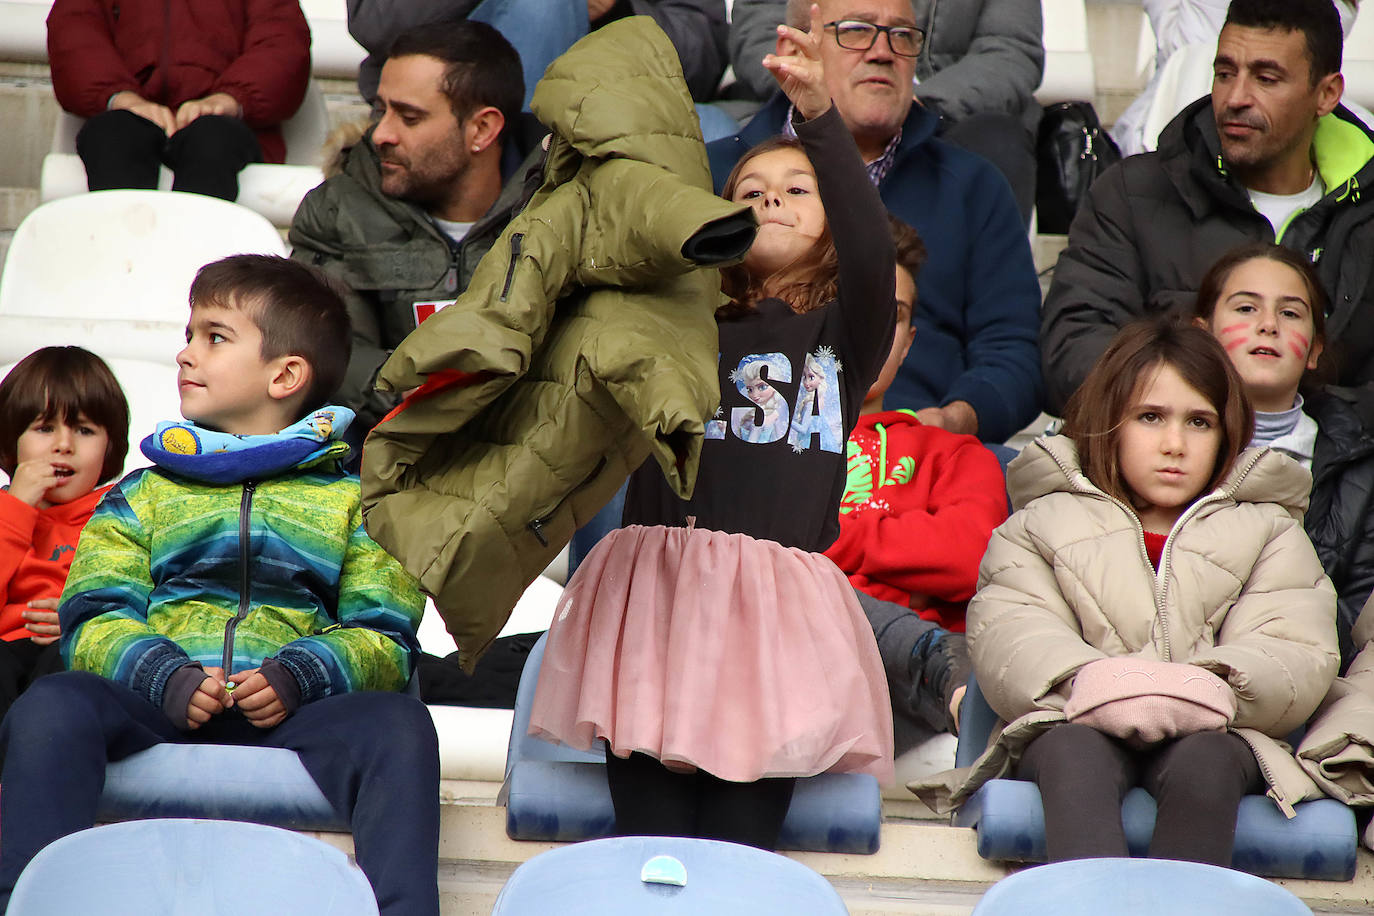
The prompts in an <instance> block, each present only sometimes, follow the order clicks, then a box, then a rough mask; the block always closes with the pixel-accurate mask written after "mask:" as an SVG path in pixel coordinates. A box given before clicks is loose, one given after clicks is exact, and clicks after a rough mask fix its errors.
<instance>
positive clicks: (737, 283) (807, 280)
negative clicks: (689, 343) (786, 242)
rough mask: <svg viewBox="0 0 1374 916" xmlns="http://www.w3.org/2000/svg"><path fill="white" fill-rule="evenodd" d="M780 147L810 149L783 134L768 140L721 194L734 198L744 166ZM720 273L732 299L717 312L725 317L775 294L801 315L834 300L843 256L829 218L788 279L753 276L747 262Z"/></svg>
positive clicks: (740, 165) (741, 165)
mask: <svg viewBox="0 0 1374 916" xmlns="http://www.w3.org/2000/svg"><path fill="white" fill-rule="evenodd" d="M780 149H794V150H796V151H798V152H799V153H801V154H802V155H803V156H805V155H806V150H805V149H804V148H803V147H802V143H801V141H800V140H798V139H797V138H796V137H784V136H779V137H773V138H771V139H768V140H764V141H763V142H762V143H760V144H759V145H757V146H755V147H754V148H753V149H751V150H749V152H747V153H745V154H744V155H743V156H741V157H740V160H739V162H737V163H735V167H734V168H733V169H731V170H730V176H729V177H728V178H726V179H725V187H724V188H723V189H722V190H721V192H720V196H721V197H724V198H725V199H726V200H730V199H732V198H733V197H734V194H735V186H736V185H738V184H739V181H740V176H742V175H743V174H744V167H745V166H746V165H748V164H749V162H750V161H752V160H753V159H756V158H757V157H759V156H761V155H763V154H764V153H771V152H773V151H775V150H780ZM808 161H809V160H808ZM720 276H721V289H722V290H723V291H724V293H725V295H727V296H729V297H730V300H731V301H730V304H729V305H723V306H721V307H720V308H719V309H717V310H716V315H717V316H719V317H722V318H724V317H727V316H730V315H738V314H741V313H743V312H748V311H750V310H751V309H753V308H754V306H755V305H757V304H758V303H759V302H761V301H762V300H764V299H768V298H772V297H776V298H778V299H781V300H782V301H783V302H786V303H787V304H788V305H789V306H791V307H792V311H794V312H797V313H799V314H802V313H805V312H810V311H812V310H814V309H818V308H820V307H821V306H823V305H825V304H826V303H827V302H829V301H830V300H831V299H834V298H835V296H836V295H838V290H839V276H840V258H839V255H837V254H836V253H835V242H834V241H833V240H832V239H831V237H830V220H829V219H826V221H825V228H824V229H823V230H821V234H820V236H819V237H817V239H816V241H814V242H813V243H812V244H811V248H810V249H808V250H807V252H806V254H805V255H803V256H802V257H801V258H800V259H798V261H797V262H796V267H795V269H790V270H788V271H786V277H785V278H783V279H779V278H778V275H777V274H774V275H773V276H771V277H753V276H751V275H750V273H749V271H748V270H747V269H746V268H745V267H744V265H743V264H735V265H733V266H731V267H726V268H723V269H722V270H721V272H720Z"/></svg>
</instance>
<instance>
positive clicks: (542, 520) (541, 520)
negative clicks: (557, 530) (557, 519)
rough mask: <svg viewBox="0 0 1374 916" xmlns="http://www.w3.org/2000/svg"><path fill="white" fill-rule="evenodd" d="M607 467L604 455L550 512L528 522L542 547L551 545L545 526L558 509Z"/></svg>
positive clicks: (527, 526)
mask: <svg viewBox="0 0 1374 916" xmlns="http://www.w3.org/2000/svg"><path fill="white" fill-rule="evenodd" d="M605 467H606V458H605V456H602V458H601V460H600V461H598V462H597V463H596V467H594V468H592V472H591V473H590V474H588V475H587V476H586V477H584V478H583V479H582V482H581V483H579V484H578V485H577V486H575V487H573V488H572V489H571V490H569V491H568V492H567V493H565V494H563V498H562V499H560V500H559V501H558V502H556V503H554V506H553V508H552V509H550V510H549V511H548V512H545V513H544V514H543V515H541V516H539V517H538V518H535V519H531V520H530V521H529V522H528V523H526V525H525V527H526V528H528V529H530V531H531V532H532V533H533V534H534V536H535V538H536V539H537V540H538V541H539V546H540V547H547V546H549V539H548V538H547V537H545V536H544V526H545V525H547V524H548V523H549V521H550V520H551V519H552V518H553V517H554V516H555V515H557V514H558V510H559V509H561V508H563V504H564V503H566V502H567V501H568V500H570V499H572V497H573V494H574V493H576V492H578V491H579V490H581V489H582V488H583V487H585V486H586V485H587V484H588V483H590V482H591V481H593V480H595V479H596V478H597V477H598V476H599V475H600V474H601V471H602V469H603V468H605Z"/></svg>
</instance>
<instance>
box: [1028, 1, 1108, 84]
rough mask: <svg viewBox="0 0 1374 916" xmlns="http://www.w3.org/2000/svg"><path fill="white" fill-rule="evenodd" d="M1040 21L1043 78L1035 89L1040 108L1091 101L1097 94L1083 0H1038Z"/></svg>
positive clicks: (1086, 15)
mask: <svg viewBox="0 0 1374 916" xmlns="http://www.w3.org/2000/svg"><path fill="white" fill-rule="evenodd" d="M1040 11H1041V14H1042V16H1043V18H1044V42H1045V75H1044V77H1043V78H1042V79H1041V80H1040V87H1039V88H1038V89H1036V90H1035V99H1036V101H1038V102H1039V103H1040V104H1041V105H1053V104H1054V103H1055V102H1072V101H1092V100H1093V99H1094V98H1095V97H1096V95H1097V77H1096V75H1095V73H1094V72H1093V56H1092V52H1091V51H1089V50H1088V14H1087V10H1086V8H1085V7H1084V3H1083V0H1040Z"/></svg>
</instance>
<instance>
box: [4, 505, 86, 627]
mask: <svg viewBox="0 0 1374 916" xmlns="http://www.w3.org/2000/svg"><path fill="white" fill-rule="evenodd" d="M108 489H110V488H109V487H97V488H96V489H94V490H92V491H91V492H90V493H87V494H86V495H85V496H83V497H81V498H80V499H74V500H72V501H71V502H69V503H62V504H60V505H56V506H50V507H49V508H47V509H37V508H34V507H33V506H30V505H29V504H28V503H26V502H24V501H23V500H21V499H18V498H17V497H14V496H11V495H10V494H9V492H8V491H6V490H0V594H2V595H3V596H4V600H3V603H2V604H0V639H3V640H5V641H7V642H8V641H11V640H15V639H29V638H31V637H32V636H33V635H34V634H33V633H31V632H29V631H28V630H27V629H26V628H25V621H24V617H23V613H24V611H26V610H28V602H30V601H33V600H34V599H36V598H60V597H61V596H62V587H63V586H64V585H66V584H67V571H68V570H69V569H71V566H72V557H74V556H75V555H76V542H77V539H78V538H80V537H81V529H82V528H83V527H84V526H85V524H86V522H87V521H88V520H89V519H90V517H91V513H92V512H94V511H95V506H96V503H98V502H100V498H101V497H102V496H104V495H105V491H106V490H108Z"/></svg>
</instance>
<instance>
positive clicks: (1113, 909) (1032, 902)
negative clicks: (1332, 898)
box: [973, 859, 1312, 916]
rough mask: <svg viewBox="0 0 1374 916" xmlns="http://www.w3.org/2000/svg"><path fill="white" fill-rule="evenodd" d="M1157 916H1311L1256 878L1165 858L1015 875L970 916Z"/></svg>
mask: <svg viewBox="0 0 1374 916" xmlns="http://www.w3.org/2000/svg"><path fill="white" fill-rule="evenodd" d="M1101 913H1111V914H1112V916H1159V914H1162V913H1245V914H1246V916H1311V913H1312V911H1311V910H1310V909H1308V908H1307V904H1305V903H1303V902H1302V901H1301V900H1299V899H1298V898H1297V897H1296V896H1294V895H1293V894H1292V893H1290V892H1289V891H1287V890H1285V889H1284V888H1281V887H1279V886H1278V885H1277V884H1271V883H1270V882H1268V881H1265V880H1264V879H1262V878H1256V877H1255V876H1254V875H1247V874H1245V873H1244V872H1239V871H1233V870H1231V869H1229V868H1219V867H1217V866H1215V865H1202V864H1200V863H1198V862H1174V861H1170V860H1168V859H1078V860H1076V861H1072V862H1056V863H1054V864H1053V865H1040V866H1037V867H1035V868H1028V869H1026V870H1025V871H1022V872H1017V873H1016V874H1014V875H1011V876H1010V877H1007V878H1003V879H1002V880H1001V881H998V882H997V883H996V884H994V885H993V886H992V887H991V888H990V889H989V890H988V892H987V893H986V894H984V895H983V899H982V900H980V901H979V902H978V906H977V907H975V908H974V910H973V916H1099V914H1101Z"/></svg>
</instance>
